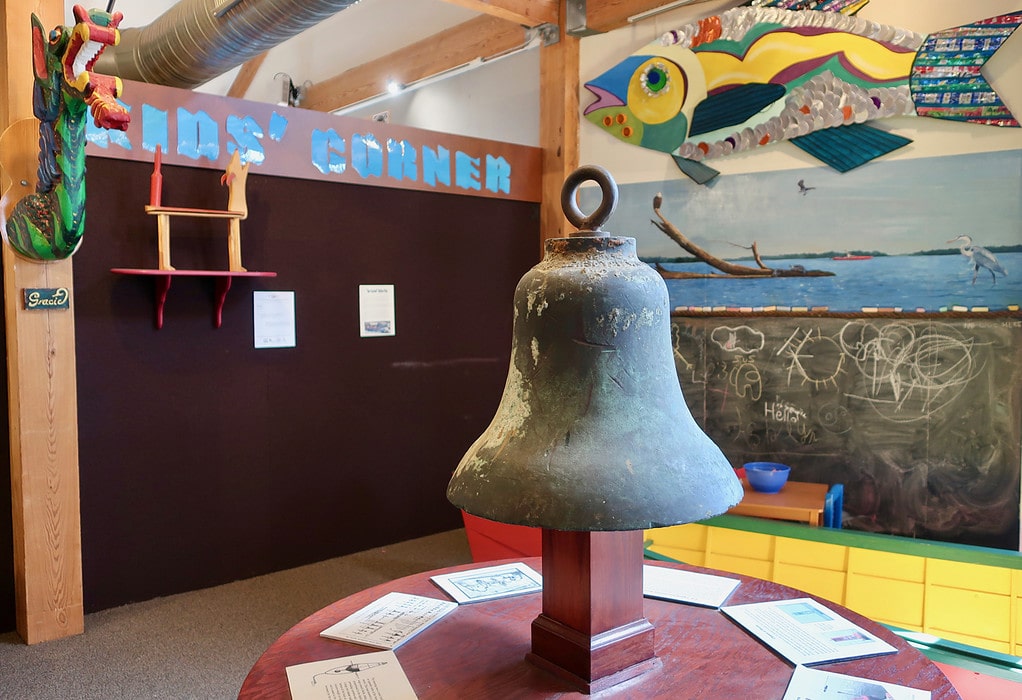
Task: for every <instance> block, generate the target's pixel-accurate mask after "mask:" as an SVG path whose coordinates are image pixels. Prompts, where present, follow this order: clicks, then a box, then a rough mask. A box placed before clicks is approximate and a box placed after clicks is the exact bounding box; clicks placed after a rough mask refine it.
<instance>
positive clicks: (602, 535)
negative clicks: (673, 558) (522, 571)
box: [528, 530, 660, 693]
mask: <svg viewBox="0 0 1022 700" xmlns="http://www.w3.org/2000/svg"><path fill="white" fill-rule="evenodd" d="M642 536H643V535H642V532H641V531H639V530H636V531H625V532H562V531H559V530H543V612H542V614H540V615H539V617H537V618H536V619H535V621H533V623H532V653H531V654H529V656H528V658H529V660H530V661H532V662H533V663H535V664H536V665H538V666H540V667H542V668H545V669H547V670H549V671H552V672H553V673H555V674H557V675H558V676H560V677H562V678H564V679H565V680H568V681H569V682H571V683H572V684H573V685H575V686H576V687H578V688H579V689H580V690H582V691H583V692H585V693H596V692H599V691H601V690H605V689H606V688H609V687H611V686H613V685H617V684H618V683H622V682H624V681H626V680H629V679H632V678H635V677H636V676H639V675H641V674H643V673H646V672H647V671H652V670H655V669H657V668H659V667H660V662H659V660H658V659H657V658H656V655H655V653H654V640H653V637H654V630H653V625H651V624H650V622H649V620H647V619H646V617H645V615H644V614H643V597H642Z"/></svg>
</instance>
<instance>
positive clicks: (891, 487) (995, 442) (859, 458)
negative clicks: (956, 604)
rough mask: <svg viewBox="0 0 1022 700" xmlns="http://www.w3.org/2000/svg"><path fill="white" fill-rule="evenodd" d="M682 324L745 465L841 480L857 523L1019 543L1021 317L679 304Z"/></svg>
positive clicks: (711, 401) (702, 398) (712, 431)
mask: <svg viewBox="0 0 1022 700" xmlns="http://www.w3.org/2000/svg"><path fill="white" fill-rule="evenodd" d="M672 332H673V335H674V348H675V361H676V364H677V367H678V375H679V378H680V381H681V384H682V389H683V391H684V393H685V397H686V400H687V402H688V404H689V407H690V408H691V410H692V413H693V415H694V416H695V418H696V420H697V421H698V422H699V424H700V425H702V426H703V428H704V430H705V431H706V432H707V433H708V434H709V435H710V437H711V438H713V439H714V440H715V441H716V442H717V444H718V445H719V446H720V447H721V449H722V450H723V452H724V454H725V455H727V457H728V458H729V459H730V460H731V462H732V464H733V465H734V466H736V467H738V466H741V465H742V464H743V463H745V462H749V461H775V462H781V463H784V464H788V465H790V466H791V467H792V476H791V478H792V479H793V480H797V481H811V482H820V483H828V484H834V483H841V484H844V488H845V506H844V511H845V512H844V526H845V527H848V528H852V529H857V530H867V531H873V532H883V533H888V534H895V535H904V536H909V537H920V538H926V539H933V540H941V541H947V542H956V543H962V544H976V545H984V546H990V547H999V548H1003V549H1012V550H1015V549H1018V546H1019V471H1020V466H1019V465H1020V457H1022V455H1020V449H1022V448H1020V443H1022V435H1020V416H1022V408H1020V405H1022V404H1020V394H1022V391H1020V380H1022V376H1020V373H1022V342H1020V340H1022V321H1019V320H1017V319H1015V318H1004V317H1001V318H971V317H969V318H956V317H948V318H944V317H929V318H882V317H870V316H867V317H864V318H845V317H829V316H828V317H817V316H808V317H807V316H799V317H794V316H779V317H772V316H771V317H762V318H761V317H748V316H746V317H741V318H738V317H734V318H732V317H720V316H718V317H689V316H678V315H676V316H674V317H673V318H672Z"/></svg>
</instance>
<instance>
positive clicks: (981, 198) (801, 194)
mask: <svg viewBox="0 0 1022 700" xmlns="http://www.w3.org/2000/svg"><path fill="white" fill-rule="evenodd" d="M620 190H621V199H620V204H619V205H618V209H617V211H616V212H615V213H614V215H613V216H612V217H611V218H610V220H609V222H608V224H607V226H606V227H605V228H606V229H607V230H608V231H610V232H612V233H615V234H617V235H625V236H632V237H634V238H635V239H636V242H637V247H638V251H639V256H640V257H641V258H642V259H643V260H645V261H646V262H648V263H649V264H650V265H652V266H655V267H656V268H657V269H658V270H660V271H661V274H662V275H663V276H664V278H665V279H666V282H667V286H668V291H669V293H670V299H671V307H672V308H673V309H675V310H676V311H689V310H691V311H724V310H732V311H735V310H738V311H746V312H748V311H764V310H766V311H774V310H782V311H788V310H794V311H830V312H861V311H867V312H871V311H901V312H919V311H926V312H942V311H945V312H946V311H976V312H979V311H990V312H993V311H1009V310H1018V306H1019V304H1020V303H1022V201H1020V198H1019V192H1022V150H1014V151H1005V152H1001V153H996V154H989V153H987V154H973V155H969V154H966V155H958V156H946V157H933V158H923V159H914V160H901V161H893V162H882V163H872V164H870V166H869V167H868V168H865V169H860V170H856V171H853V172H848V173H836V172H833V171H830V170H828V169H823V168H814V169H806V170H790V171H779V172H765V173H750V174H740V175H729V176H727V177H721V178H718V179H716V180H715V181H714V182H713V184H712V185H710V186H705V185H703V186H700V185H695V184H694V183H692V182H690V181H687V180H684V179H678V180H673V181H666V182H656V183H636V184H626V185H621V186H620ZM596 194H597V193H596V192H595V191H593V190H587V191H585V192H584V200H585V199H589V198H590V197H592V198H593V200H594V202H595V196H596ZM658 195H660V197H659V199H657V202H658V204H659V206H658V209H657V210H654V199H656V198H657V196H658ZM585 204H586V202H585V201H583V205H585ZM591 206H595V205H591ZM656 211H659V214H660V216H659V217H658V216H657V213H656ZM661 217H662V219H661ZM665 220H666V223H668V224H670V226H671V227H672V228H673V229H675V230H676V232H678V233H680V234H681V235H683V236H684V237H685V239H686V240H687V241H689V242H691V244H692V247H691V248H690V249H686V248H685V247H684V246H683V245H682V244H681V243H679V241H678V240H676V238H677V237H676V236H675V237H672V235H671V233H672V232H671V231H670V230H668V231H666V232H665V231H664V230H663V229H664V228H667V226H665ZM658 224H659V226H658ZM692 250H695V251H697V253H698V254H693V252H692ZM715 261H724V262H726V263H727V265H726V266H723V267H722V266H720V265H719V264H718V265H717V266H715V265H714V264H713V263H714V262H715Z"/></svg>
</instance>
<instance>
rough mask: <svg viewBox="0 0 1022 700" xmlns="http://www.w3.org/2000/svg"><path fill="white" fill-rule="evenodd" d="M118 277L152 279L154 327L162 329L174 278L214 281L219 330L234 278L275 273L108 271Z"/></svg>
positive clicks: (214, 315)
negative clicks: (153, 288) (154, 286)
mask: <svg viewBox="0 0 1022 700" xmlns="http://www.w3.org/2000/svg"><path fill="white" fill-rule="evenodd" d="M110 272H113V273H115V274H118V275H135V276H143V277H152V278H153V279H154V282H155V284H156V327H157V328H163V307H164V305H165V304H166V302H167V292H168V291H169V290H170V281H171V279H172V278H174V277H212V278H215V279H216V299H215V302H214V305H215V308H214V311H213V324H214V325H215V326H216V327H217V328H219V327H220V326H221V325H222V323H223V310H224V300H225V299H226V298H227V291H228V290H229V289H230V288H231V281H232V280H233V279H234V278H235V277H276V276H277V273H276V272H249V271H244V272H232V271H230V270H153V269H144V268H132V267H114V268H111V269H110Z"/></svg>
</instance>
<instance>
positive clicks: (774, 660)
mask: <svg viewBox="0 0 1022 700" xmlns="http://www.w3.org/2000/svg"><path fill="white" fill-rule="evenodd" d="M508 561H515V560H508ZM519 561H524V562H525V563H526V564H528V565H529V566H531V567H532V568H534V569H536V570H537V571H542V561H541V559H540V558H538V557H536V558H530V559H523V560H519ZM498 563H501V562H487V563H486V564H485V565H490V564H498ZM647 563H653V562H647ZM657 565H663V566H669V567H674V568H680V569H686V570H689V571H697V572H703V573H713V574H718V575H724V576H729V577H733V578H737V579H740V580H741V582H742V583H741V585H740V586H739V587H738V588H737V589H736V590H735V592H734V593H733V594H732V595H731V597H730V598H729V599H728V602H727V604H728V605H736V604H741V603H754V602H758V601H764V600H778V599H784V598H804V597H812V596H808V595H807V594H806V593H804V592H802V591H798V590H795V589H793V588H788V587H787V586H781V585H779V584H776V583H771V582H769V581H763V580H760V579H755V578H750V577H747V576H740V575H738V574H731V573H724V572H720V571H713V570H710V569H702V568H699V567H691V566H686V565H681V564H666V563H664V564H661V563H659V562H657ZM480 566H484V565H483V564H466V565H463V566H455V567H450V568H447V569H442V570H438V571H429V572H425V573H421V574H415V575H413V576H406V577H405V578H401V579H397V580H395V581H390V582H388V583H384V584H381V585H379V586H374V587H373V588H369V589H366V590H364V591H361V592H359V593H356V594H354V595H351V596H348V597H347V598H344V599H342V600H339V601H337V602H336V603H334V604H332V605H328V606H327V607H325V608H323V609H322V610H319V611H318V612H315V613H313V614H312V615H310V616H309V617H307V618H305V619H304V620H302V621H301V622H299V623H298V624H296V625H295V626H294V627H292V628H291V629H289V630H288V631H287V632H285V633H284V634H283V635H281V636H280V638H279V639H277V641H275V642H274V643H273V644H272V645H270V647H269V648H268V649H267V650H266V651H265V652H264V653H263V655H262V656H261V657H259V660H258V661H256V663H255V665H254V666H253V667H252V669H251V671H249V673H248V676H247V677H246V678H245V682H244V684H243V685H242V687H241V692H240V694H239V695H238V697H239V700H253V699H255V698H266V699H271V698H272V699H273V700H278V699H280V698H289V697H290V691H289V689H288V681H287V673H286V671H285V669H286V668H287V667H288V666H293V665H296V664H301V663H306V662H309V661H320V660H326V659H333V658H338V657H344V656H350V655H352V654H364V653H370V652H374V651H378V650H377V649H371V648H369V647H364V646H360V645H356V644H348V643H346V642H339V641H336V640H332V639H326V638H324V637H320V636H319V633H320V632H322V631H323V630H324V629H326V628H327V627H329V626H330V625H332V624H334V623H335V622H337V621H338V620H340V619H342V618H344V617H346V616H347V615H350V614H351V613H353V612H355V611H356V610H358V609H360V608H362V607H364V606H366V605H368V604H369V603H371V602H373V601H375V600H376V599H378V598H380V597H381V596H382V595H384V594H385V593H388V592H390V591H399V592H402V593H411V594H416V595H424V596H430V597H433V598H438V599H442V600H447V599H448V598H447V596H446V594H445V593H444V592H443V591H441V590H440V589H439V588H438V587H437V586H436V585H434V584H433V583H432V582H431V581H430V580H429V579H430V576H434V575H436V574H440V573H450V572H452V571H460V570H464V569H471V568H477V567H480ZM818 600H819V599H818ZM820 602H821V603H823V604H824V605H825V606H827V607H828V608H830V609H832V610H834V611H835V612H837V613H839V614H840V615H842V616H843V617H845V618H846V619H848V620H851V621H852V622H854V623H855V624H857V625H859V626H860V627H863V628H865V629H867V630H869V631H870V632H872V633H873V634H875V635H876V636H878V637H880V638H881V639H883V640H884V641H886V642H888V643H890V644H892V645H893V646H895V647H896V648H897V649H898V653H896V654H889V655H886V656H878V657H873V658H867V659H858V660H854V661H843V662H838V663H831V664H821V665H818V666H814V668H820V669H826V670H828V671H833V672H835V673H845V674H849V675H853V676H861V677H864V678H869V679H873V680H880V681H888V682H891V683H898V684H900V685H907V686H911V687H914V688H921V689H924V690H929V691H931V693H932V698H933V700H952V699H954V698H960V696H959V695H958V692H957V691H956V690H955V688H954V686H953V685H951V682H950V681H949V680H948V679H947V677H946V676H945V675H944V674H943V673H942V672H941V671H940V669H938V668H937V667H936V666H935V665H934V664H933V663H931V662H930V661H929V660H928V659H927V658H926V657H925V656H923V655H922V654H921V653H920V652H919V651H918V650H916V649H914V648H913V647H911V646H910V645H909V644H907V643H906V642H905V641H904V640H902V639H901V638H900V637H898V636H897V635H895V634H893V633H892V632H890V631H889V630H887V629H886V628H884V627H883V626H882V625H879V624H877V623H875V622H873V621H871V620H869V619H867V618H865V617H863V616H861V615H859V614H857V613H854V612H852V611H851V610H848V609H847V608H843V607H841V606H839V605H835V604H833V603H830V602H828V601H825V600H820ZM541 607H542V594H540V593H534V594H530V595H525V596H518V597H513V598H504V599H501V600H494V601H485V602H480V603H472V604H467V605H461V606H459V607H458V609H457V610H455V611H454V612H452V613H450V614H449V615H447V616H446V617H444V618H443V619H441V620H440V621H439V622H436V623H434V624H433V625H432V626H430V627H429V628H427V629H426V630H424V631H422V632H421V633H420V634H418V635H417V636H416V637H414V638H412V639H411V640H409V641H407V642H405V643H404V644H403V645H401V646H400V647H398V648H397V650H396V651H395V653H396V654H397V657H398V659H399V660H400V662H401V667H402V668H403V669H404V671H405V674H406V675H407V676H408V680H409V681H410V682H411V685H412V688H413V689H414V690H415V693H416V695H417V696H418V697H419V698H444V699H448V700H453V699H457V700H466V699H470V698H487V699H488V698H500V699H501V700H506V699H509V698H576V697H577V698H582V697H586V696H585V695H584V694H582V693H580V692H578V691H576V690H575V689H573V688H572V687H571V686H569V685H568V684H567V683H566V682H564V681H562V680H560V679H559V678H557V677H555V676H554V675H552V674H550V673H547V672H546V671H543V670H542V669H540V668H538V667H536V666H534V665H532V664H531V663H530V662H528V661H526V660H525V655H526V654H527V653H528V652H529V651H530V648H531V623H532V620H533V619H534V618H535V617H536V616H537V615H538V614H539V613H540V610H541ZM645 614H646V617H647V619H648V620H649V621H650V622H651V623H652V624H653V625H654V627H655V628H656V654H657V656H658V657H659V658H660V659H661V661H662V662H663V665H662V667H661V668H660V669H658V670H655V671H651V672H649V673H647V674H645V675H643V676H640V677H638V678H635V679H633V680H630V681H626V682H624V683H622V684H620V685H617V686H614V687H612V688H609V689H607V690H605V691H603V692H601V693H599V694H597V695H595V696H594V697H599V698H611V697H613V698H635V699H636V700H639V699H641V700H647V699H651V698H664V699H665V700H666V699H667V698H670V700H679V699H684V700H690V699H695V698H712V699H713V700H722V699H723V700H729V699H731V698H750V699H755V700H771V699H777V700H780V698H781V697H782V696H783V695H784V691H785V688H786V687H787V685H788V680H789V678H790V677H791V673H792V671H793V667H792V665H791V664H790V663H788V662H787V661H785V660H784V659H782V658H781V657H780V656H777V655H776V654H775V653H774V652H772V651H771V650H770V649H769V648H768V647H766V646H764V645H763V644H761V643H760V642H758V641H757V640H756V639H755V638H753V637H752V636H750V635H749V634H747V633H746V632H745V631H744V630H743V629H742V628H741V627H739V626H738V625H736V624H734V623H733V622H731V621H730V620H729V619H728V618H727V617H725V616H724V614H723V613H721V612H720V611H719V610H715V609H711V608H701V607H696V606H692V605H683V604H679V603H671V602H666V601H660V600H654V599H651V598H646V599H645Z"/></svg>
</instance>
